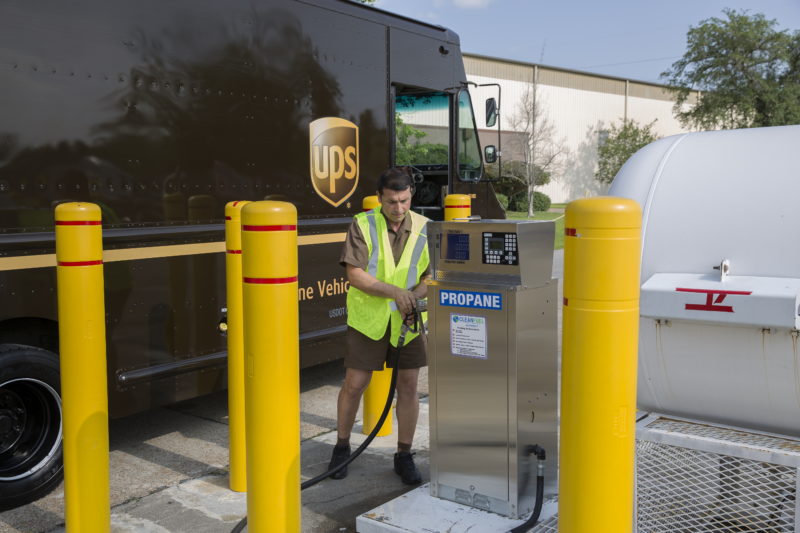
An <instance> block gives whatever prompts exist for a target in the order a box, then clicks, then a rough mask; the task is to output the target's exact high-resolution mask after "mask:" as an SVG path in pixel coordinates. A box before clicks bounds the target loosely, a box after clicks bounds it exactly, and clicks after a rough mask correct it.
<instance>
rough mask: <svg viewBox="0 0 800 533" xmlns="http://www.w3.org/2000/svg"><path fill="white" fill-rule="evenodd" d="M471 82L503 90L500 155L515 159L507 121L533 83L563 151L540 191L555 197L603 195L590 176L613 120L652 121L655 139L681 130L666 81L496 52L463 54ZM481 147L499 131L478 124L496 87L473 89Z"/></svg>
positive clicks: (562, 199) (491, 141) (564, 199)
mask: <svg viewBox="0 0 800 533" xmlns="http://www.w3.org/2000/svg"><path fill="white" fill-rule="evenodd" d="M464 66H465V68H466V72H467V77H468V78H469V81H471V82H474V83H477V84H485V83H499V84H500V86H501V88H502V101H501V107H502V109H501V127H502V132H503V133H502V135H503V136H502V150H503V160H504V162H505V161H510V160H512V159H520V156H519V148H518V145H519V143H515V142H514V130H513V128H512V123H513V121H512V118H513V116H514V114H515V113H518V112H519V106H520V102H521V101H522V99H523V95H524V94H525V92H526V91H531V90H532V89H533V87H534V84H535V83H536V87H537V89H536V98H537V102H538V103H539V104H540V105H541V108H540V109H541V116H542V117H543V118H544V119H546V120H548V121H550V123H551V124H552V126H553V135H552V138H553V141H554V142H557V143H559V145H560V146H561V147H562V148H563V152H562V156H561V157H560V159H561V161H560V162H559V164H558V165H556V168H555V169H554V171H553V174H552V178H553V179H552V181H551V182H550V183H549V184H547V185H545V186H543V187H541V188H538V190H540V191H541V192H544V193H545V194H547V195H548V196H550V198H551V199H552V201H553V202H568V201H571V200H574V199H576V198H582V197H585V196H593V195H597V194H604V193H605V192H606V190H607V188H608V187H607V186H606V185H604V184H601V183H600V182H598V181H597V179H595V177H594V173H595V169H596V165H597V146H598V141H600V140H601V139H602V138H603V137H604V135H606V131H607V129H608V128H609V127H610V125H611V124H620V123H621V121H622V120H623V119H632V120H635V121H636V122H638V123H639V124H640V125H644V124H648V123H650V122H652V121H653V120H656V122H655V124H654V127H653V129H654V131H655V132H656V134H657V135H658V136H659V137H665V136H668V135H675V134H677V133H683V132H685V131H688V130H686V129H685V128H683V127H682V126H681V125H680V123H679V122H678V121H677V119H676V118H675V117H674V116H673V113H672V108H673V105H674V101H675V99H674V96H673V95H672V94H671V93H670V92H669V91H668V90H667V89H666V86H664V85H658V84H654V83H648V82H642V81H635V80H628V79H624V78H615V77H610V76H604V75H600V74H592V73H588V72H579V71H574V70H567V69H560V68H556V67H550V66H544V65H537V64H534V63H523V62H518V61H511V60H506V59H499V58H494V57H486V56H480V55H474V54H464ZM472 92H473V105H474V106H475V109H476V115H477V116H476V119H477V120H478V128H479V129H480V130H481V144H482V145H484V146H485V145H486V144H497V129H496V127H495V128H494V129H487V128H486V127H485V123H483V119H484V117H483V112H482V110H483V105H482V103H483V100H484V99H485V98H488V97H490V96H496V94H497V89H496V88H495V87H479V88H477V89H475V88H473V90H472Z"/></svg>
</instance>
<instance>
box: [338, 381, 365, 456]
mask: <svg viewBox="0 0 800 533" xmlns="http://www.w3.org/2000/svg"><path fill="white" fill-rule="evenodd" d="M370 379H372V371H371V370H359V369H357V368H348V369H347V371H346V372H345V375H344V383H343V384H342V389H341V390H340V391H339V399H338V401H337V402H336V431H337V433H338V437H339V441H340V442H341V441H342V439H346V440H348V441H349V440H350V432H351V431H352V430H353V424H355V421H356V413H357V412H358V405H359V404H360V403H361V395H362V394H364V390H365V389H366V388H367V385H369V381H370Z"/></svg>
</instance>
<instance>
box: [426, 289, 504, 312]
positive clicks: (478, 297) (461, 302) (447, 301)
mask: <svg viewBox="0 0 800 533" xmlns="http://www.w3.org/2000/svg"><path fill="white" fill-rule="evenodd" d="M439 305H444V306H447V307H471V308H473V309H492V310H495V311H499V310H501V309H502V308H503V295H502V294H500V293H499V292H473V291H450V290H441V291H439Z"/></svg>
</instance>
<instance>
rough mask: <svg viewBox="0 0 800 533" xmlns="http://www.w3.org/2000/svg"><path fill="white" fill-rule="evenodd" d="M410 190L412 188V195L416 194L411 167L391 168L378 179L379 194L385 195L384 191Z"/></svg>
mask: <svg viewBox="0 0 800 533" xmlns="http://www.w3.org/2000/svg"><path fill="white" fill-rule="evenodd" d="M408 188H411V194H414V177H413V175H412V170H411V167H389V168H387V169H386V170H384V171H383V173H382V174H381V175H380V177H379V178H378V194H383V190H384V189H390V190H392V191H404V190H406V189H408Z"/></svg>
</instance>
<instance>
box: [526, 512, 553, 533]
mask: <svg viewBox="0 0 800 533" xmlns="http://www.w3.org/2000/svg"><path fill="white" fill-rule="evenodd" d="M530 533H558V515H555V516H551V517H550V518H548V519H547V520H545V521H544V522H540V523H538V524H536V525H535V526H534V527H533V529H531V532H530Z"/></svg>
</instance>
